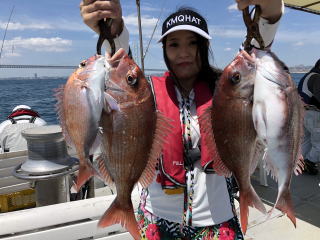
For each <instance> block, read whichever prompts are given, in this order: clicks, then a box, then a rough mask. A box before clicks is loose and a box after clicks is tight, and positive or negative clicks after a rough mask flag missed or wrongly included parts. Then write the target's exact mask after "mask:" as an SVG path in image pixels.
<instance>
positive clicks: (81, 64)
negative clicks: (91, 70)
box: [79, 60, 87, 68]
mask: <svg viewBox="0 0 320 240" xmlns="http://www.w3.org/2000/svg"><path fill="white" fill-rule="evenodd" d="M86 65H87V61H86V60H83V61H82V62H81V63H80V64H79V67H80V68H83V67H85V66H86Z"/></svg>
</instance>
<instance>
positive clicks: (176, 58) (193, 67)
mask: <svg viewBox="0 0 320 240" xmlns="http://www.w3.org/2000/svg"><path fill="white" fill-rule="evenodd" d="M165 44H166V54H167V57H168V60H169V65H170V68H171V70H172V71H173V72H174V74H175V75H176V77H177V78H178V79H179V80H184V79H186V80H190V79H195V78H196V77H197V75H198V73H199V71H200V66H201V60H200V56H199V54H197V53H198V45H197V37H196V34H195V33H193V32H191V31H187V30H181V31H176V32H173V33H170V34H168V36H167V40H166V43H165Z"/></svg>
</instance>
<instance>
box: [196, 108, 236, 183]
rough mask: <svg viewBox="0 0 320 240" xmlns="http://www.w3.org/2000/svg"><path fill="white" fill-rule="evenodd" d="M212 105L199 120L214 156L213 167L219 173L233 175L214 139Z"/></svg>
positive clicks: (227, 175) (209, 149) (211, 154)
mask: <svg viewBox="0 0 320 240" xmlns="http://www.w3.org/2000/svg"><path fill="white" fill-rule="evenodd" d="M211 114H212V107H209V108H207V109H206V110H205V111H204V113H203V114H202V115H201V116H199V118H198V121H199V125H200V126H201V129H202V132H203V133H205V134H204V135H205V136H204V137H205V139H204V140H205V143H206V145H207V148H208V152H209V154H210V156H212V167H213V169H214V171H215V172H216V173H217V174H218V175H220V176H221V175H222V176H226V177H231V171H230V170H229V169H228V168H227V166H226V165H225V164H224V163H223V161H222V159H221V158H220V156H219V151H218V148H217V145H216V141H215V139H214V134H213V128H212V116H211Z"/></svg>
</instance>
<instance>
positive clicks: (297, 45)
mask: <svg viewBox="0 0 320 240" xmlns="http://www.w3.org/2000/svg"><path fill="white" fill-rule="evenodd" d="M292 45H293V46H296V47H299V46H303V45H304V42H301V41H299V42H296V43H294V44H292Z"/></svg>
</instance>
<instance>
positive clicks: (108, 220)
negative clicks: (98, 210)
mask: <svg viewBox="0 0 320 240" xmlns="http://www.w3.org/2000/svg"><path fill="white" fill-rule="evenodd" d="M116 223H120V224H121V225H122V226H123V227H125V228H126V229H127V230H128V231H129V233H130V234H131V236H132V237H133V238H134V239H135V240H140V239H141V237H140V233H139V229H138V223H137V220H136V218H135V215H134V211H133V206H132V202H131V201H130V206H129V208H125V209H124V208H121V205H120V204H119V202H118V201H117V198H116V199H115V200H114V201H113V202H112V204H111V206H110V207H109V208H108V209H107V211H106V212H105V213H104V214H103V216H102V217H101V219H100V220H99V223H98V226H99V227H101V228H103V227H108V226H110V225H113V224H116Z"/></svg>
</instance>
